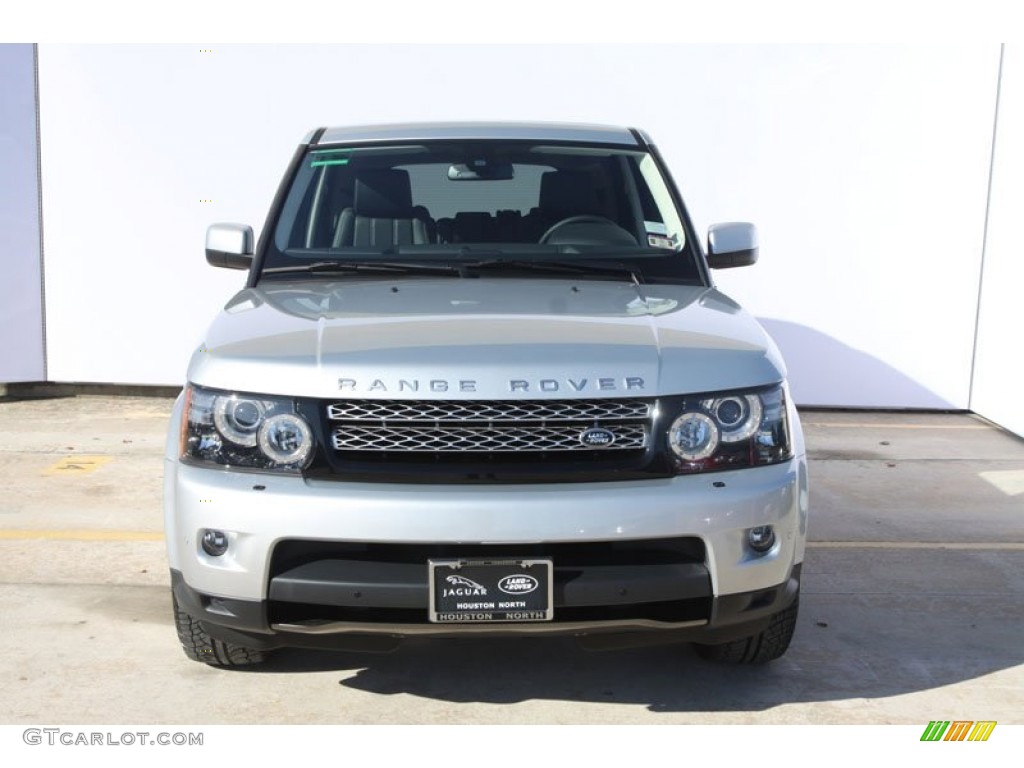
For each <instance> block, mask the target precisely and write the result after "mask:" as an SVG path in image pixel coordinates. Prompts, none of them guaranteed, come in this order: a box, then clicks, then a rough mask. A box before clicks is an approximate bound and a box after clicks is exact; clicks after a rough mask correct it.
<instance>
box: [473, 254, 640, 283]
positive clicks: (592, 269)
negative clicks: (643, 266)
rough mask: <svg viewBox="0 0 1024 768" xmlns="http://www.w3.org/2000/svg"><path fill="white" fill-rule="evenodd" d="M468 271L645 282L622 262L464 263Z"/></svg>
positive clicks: (528, 260)
mask: <svg viewBox="0 0 1024 768" xmlns="http://www.w3.org/2000/svg"><path fill="white" fill-rule="evenodd" d="M462 266H463V267H465V268H467V269H474V270H479V269H484V270H486V269H509V270H535V271H537V272H557V273H559V274H571V275H603V276H607V275H611V276H617V277H628V278H629V279H630V280H632V281H633V282H634V283H636V284H637V285H639V284H640V283H642V282H643V274H642V273H641V272H640V270H638V269H636V268H635V267H632V266H630V265H629V264H626V263H625V262H621V261H605V260H603V259H602V260H600V261H582V260H578V261H548V260H546V259H537V260H536V261H535V260H532V259H486V260H484V261H470V262H464V263H463V264H462Z"/></svg>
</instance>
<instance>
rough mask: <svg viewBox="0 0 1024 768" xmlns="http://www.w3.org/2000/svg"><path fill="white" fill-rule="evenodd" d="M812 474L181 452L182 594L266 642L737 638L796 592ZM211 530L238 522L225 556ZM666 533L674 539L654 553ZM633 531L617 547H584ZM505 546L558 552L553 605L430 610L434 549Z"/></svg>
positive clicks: (483, 552)
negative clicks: (448, 469) (758, 538)
mask: <svg viewBox="0 0 1024 768" xmlns="http://www.w3.org/2000/svg"><path fill="white" fill-rule="evenodd" d="M806 488H807V477H806V464H805V461H804V459H803V457H798V458H795V459H793V460H791V461H789V462H787V463H785V464H779V465H775V466H769V467H759V468H754V469H743V470H737V471H733V472H718V473H713V474H708V475H695V476H685V477H676V478H671V479H663V480H645V481H634V482H616V483H585V484H584V483H577V484H552V485H535V486H504V487H497V486H413V487H411V486H403V485H384V484H360V483H341V482H328V481H319V482H318V481H309V480H303V479H302V478H297V477H281V476H273V475H267V474H255V473H242V472H231V471H222V470H212V469H206V468H200V467H194V466H188V465H184V464H180V463H179V462H177V461H173V460H168V462H167V474H166V478H165V499H166V505H167V506H166V510H165V513H166V527H167V545H168V556H169V561H170V565H171V570H172V579H173V583H174V590H175V596H176V598H177V600H178V602H179V604H180V605H181V606H182V607H183V608H184V609H185V610H187V611H188V612H189V613H190V614H192V615H193V616H195V617H196V618H197V619H199V620H200V621H202V622H203V623H204V625H206V626H207V630H208V631H209V632H210V634H212V635H214V636H216V637H220V638H221V639H224V640H227V641H231V642H237V643H239V644H243V645H246V646H248V647H254V648H273V647H278V646H305V647H352V646H353V644H355V645H356V646H357V647H361V646H362V645H365V644H369V645H380V644H381V643H383V644H384V645H388V644H389V643H391V642H393V641H396V640H397V638H400V637H402V636H406V635H424V634H426V635H433V636H445V635H459V636H465V635H467V634H507V633H515V634H551V633H557V634H574V635H581V636H585V637H587V638H591V639H593V640H595V642H597V639H598V638H603V639H604V640H607V641H610V642H614V640H613V638H614V637H616V636H617V635H620V634H623V633H627V632H628V633H630V634H633V635H636V634H644V633H657V634H658V635H659V636H662V637H664V635H665V634H666V633H670V634H671V635H672V636H673V637H678V639H698V640H702V641H705V642H724V641H727V640H729V639H734V637H743V636H747V635H750V634H754V633H756V632H757V631H760V629H761V628H763V626H765V625H766V624H767V621H768V620H769V618H770V616H771V615H772V614H773V613H776V612H777V611H779V610H782V609H783V608H785V607H786V606H788V605H789V604H790V602H792V599H793V597H794V596H795V594H796V590H797V588H798V585H799V572H800V567H799V565H800V563H801V562H802V560H803V550H804V540H805V534H806V519H807V493H806ZM767 524H770V525H773V526H774V527H775V530H776V535H777V542H776V544H775V546H774V547H773V548H772V549H771V550H770V551H769V552H767V553H765V554H762V555H758V554H756V553H754V552H752V551H751V550H750V549H749V548H748V547H747V545H746V532H747V530H748V529H749V528H752V527H755V526H760V525H767ZM206 528H213V529H217V530H221V531H224V532H226V533H227V536H228V542H229V546H228V551H227V553H226V554H224V555H222V556H220V557H211V556H210V555H207V554H206V553H205V552H203V550H202V548H201V546H200V539H201V533H202V531H203V530H204V529H206ZM659 542H665V545H666V547H667V548H669V549H672V548H675V549H678V555H677V556H667V555H664V553H657V555H656V556H655V557H654V558H653V559H652V558H650V557H648V556H647V555H646V554H645V550H644V548H645V547H653V548H655V549H657V548H658V546H659ZM634 543H635V544H636V549H637V552H634V553H633V554H632V555H631V556H630V557H626V556H623V558H619V559H616V560H615V561H601V558H602V557H603V555H601V554H596V555H595V554H593V553H592V552H591V554H589V555H585V554H580V553H581V552H590V551H591V549H593V548H595V547H596V548H597V549H598V550H599V552H600V551H604V550H601V547H604V548H606V549H608V551H612V550H615V549H617V548H625V549H629V548H630V547H631V546H632V545H633V544H634ZM641 543H642V545H641ZM353 551H355V552H357V553H358V554H356V555H352V552H353ZM378 551H379V552H381V553H384V554H382V555H380V556H379V557H378V556H377V555H375V554H373V553H374V552H378ZM496 551H500V552H502V553H505V554H508V555H510V556H520V557H523V556H528V555H534V554H544V555H546V556H551V557H552V558H553V560H554V562H555V564H556V600H555V613H556V621H554V622H544V623H536V624H532V623H531V624H510V625H492V624H481V625H467V624H459V625H447V624H430V623H428V622H427V618H426V614H427V593H426V566H425V563H426V559H427V558H428V557H430V556H436V555H438V554H444V555H452V554H455V555H457V556H458V555H466V556H470V557H480V556H488V555H489V554H491V553H493V552H496ZM275 553H277V554H276V555H275ZM573 558H576V560H573ZM577 561H578V562H577ZM559 566H562V568H561V571H562V572H561V575H559ZM356 595H358V597H355V596H356ZM638 605H642V606H644V608H643V610H639V609H637V606H638ZM363 607H366V608H368V609H369V610H368V611H364V610H362V609H363ZM663 608H664V610H663ZM303 611H305V613H303Z"/></svg>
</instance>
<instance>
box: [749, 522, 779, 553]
mask: <svg viewBox="0 0 1024 768" xmlns="http://www.w3.org/2000/svg"><path fill="white" fill-rule="evenodd" d="M747 543H748V544H750V548H751V549H752V550H754V551H755V552H767V551H768V550H769V549H771V548H772V547H774V546H775V529H774V528H773V527H772V526H770V525H759V526H758V527H757V528H751V529H750V530H749V531H747Z"/></svg>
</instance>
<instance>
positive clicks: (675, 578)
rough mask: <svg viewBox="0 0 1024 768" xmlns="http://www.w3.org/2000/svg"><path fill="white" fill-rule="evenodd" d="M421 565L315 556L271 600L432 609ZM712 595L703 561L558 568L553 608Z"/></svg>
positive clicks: (279, 583) (276, 586)
mask: <svg viewBox="0 0 1024 768" xmlns="http://www.w3.org/2000/svg"><path fill="white" fill-rule="evenodd" d="M427 590H428V584H427V569H426V566H425V565H422V564H410V563H378V562H366V561H360V560H340V559H331V560H316V561H314V562H311V563H304V564H303V565H299V566H297V567H295V568H292V569H291V570H288V571H285V572H284V573H281V574H280V575H278V576H276V577H274V578H273V579H272V580H271V582H270V599H271V600H278V601H283V602H291V603H307V604H313V605H334V606H343V607H351V608H408V609H423V610H425V609H426V608H427V604H428V601H429V595H428V593H427ZM710 596H711V579H710V577H709V576H708V571H707V568H706V567H705V566H704V565H702V564H699V563H665V564H655V565H629V566H586V567H565V568H558V567H556V568H555V569H554V603H555V605H554V607H555V608H556V609H559V608H577V607H587V606H597V605H633V604H640V603H658V602H669V601H673V600H689V599H693V598H702V597H703V598H706V597H710Z"/></svg>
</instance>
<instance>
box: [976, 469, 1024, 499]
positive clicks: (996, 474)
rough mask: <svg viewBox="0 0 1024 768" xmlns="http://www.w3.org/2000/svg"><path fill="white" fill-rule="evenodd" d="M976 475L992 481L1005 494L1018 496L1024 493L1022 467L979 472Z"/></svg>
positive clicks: (1023, 472)
mask: <svg viewBox="0 0 1024 768" xmlns="http://www.w3.org/2000/svg"><path fill="white" fill-rule="evenodd" d="M978 477H980V478H981V479H982V480H986V481H988V482H990V483H992V485H994V486H995V487H996V488H998V489H999V490H1000V491H1002V492H1003V493H1005V494H1006V495H1007V496H1020V495H1021V494H1022V493H1024V469H1003V470H995V471H992V472H979V473H978Z"/></svg>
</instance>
